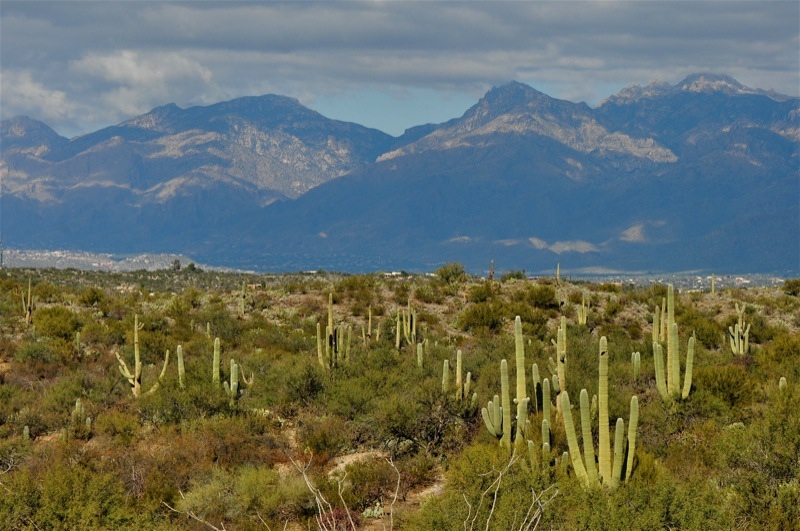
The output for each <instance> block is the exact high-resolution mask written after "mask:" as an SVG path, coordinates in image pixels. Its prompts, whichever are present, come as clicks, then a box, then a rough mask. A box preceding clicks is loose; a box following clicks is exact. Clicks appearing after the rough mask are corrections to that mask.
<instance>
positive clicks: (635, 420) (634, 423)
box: [625, 395, 639, 481]
mask: <svg viewBox="0 0 800 531" xmlns="http://www.w3.org/2000/svg"><path fill="white" fill-rule="evenodd" d="M638 428H639V399H638V398H637V397H636V395H633V396H632V397H631V418H630V420H629V421H628V460H627V462H626V464H625V481H628V480H629V479H630V478H631V472H632V471H633V457H634V454H635V453H636V430H637V429H638Z"/></svg>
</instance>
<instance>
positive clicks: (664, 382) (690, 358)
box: [653, 284, 695, 402]
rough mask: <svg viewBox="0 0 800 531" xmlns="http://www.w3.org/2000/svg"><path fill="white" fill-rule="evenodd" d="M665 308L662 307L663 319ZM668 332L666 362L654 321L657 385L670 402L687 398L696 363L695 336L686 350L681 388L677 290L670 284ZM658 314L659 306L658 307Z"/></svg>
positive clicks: (654, 357) (654, 354)
mask: <svg viewBox="0 0 800 531" xmlns="http://www.w3.org/2000/svg"><path fill="white" fill-rule="evenodd" d="M663 314H664V310H663V308H662V312H661V315H662V320H663ZM666 315H667V317H666V325H665V326H666V333H665V334H664V337H665V339H666V341H667V361H666V365H665V364H664V358H663V350H662V347H661V344H660V343H659V342H658V341H657V340H656V334H655V329H656V322H655V320H654V322H653V359H654V363H655V369H656V386H657V388H658V392H659V394H660V395H661V398H662V399H663V400H664V401H665V402H670V401H672V400H673V399H676V398H682V399H684V400H685V399H686V398H688V396H689V393H690V391H691V389H692V367H693V365H694V345H695V337H694V334H692V337H690V338H689V342H688V345H687V350H686V374H685V376H684V383H683V388H682V389H681V364H680V345H679V336H678V323H676V322H675V292H674V289H673V287H672V285H671V284H670V285H669V286H668V287H667V306H666ZM656 316H658V308H656Z"/></svg>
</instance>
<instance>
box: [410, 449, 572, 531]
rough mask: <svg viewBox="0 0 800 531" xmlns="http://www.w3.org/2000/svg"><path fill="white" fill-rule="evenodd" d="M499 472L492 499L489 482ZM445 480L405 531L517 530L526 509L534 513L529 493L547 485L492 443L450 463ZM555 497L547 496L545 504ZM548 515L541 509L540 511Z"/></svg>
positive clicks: (521, 463)
mask: <svg viewBox="0 0 800 531" xmlns="http://www.w3.org/2000/svg"><path fill="white" fill-rule="evenodd" d="M526 453H527V452H526ZM501 472H502V477H501V478H500V483H499V488H498V489H497V490H496V498H495V488H494V482H495V481H497V480H498V477H500V476H501ZM446 481H447V485H448V488H447V489H446V490H445V492H444V493H443V495H442V496H437V497H434V498H431V499H430V501H428V502H427V503H426V504H424V505H423V506H422V507H421V509H420V511H419V512H418V513H417V514H415V515H412V516H411V517H410V518H409V520H408V521H407V522H406V524H407V526H408V528H409V529H415V530H422V529H426V530H449V529H460V528H462V527H464V526H465V524H464V523H465V522H466V523H467V524H466V525H467V527H469V526H470V523H471V522H475V524H474V525H475V526H476V527H479V528H483V527H485V526H487V527H488V528H489V529H516V528H518V527H519V526H520V523H521V521H522V520H523V518H524V517H525V515H526V514H527V512H528V509H529V507H531V505H533V507H534V510H535V509H536V508H538V506H537V505H536V504H535V502H533V499H532V495H531V490H533V492H535V493H537V494H538V493H540V492H542V491H544V490H545V489H546V488H547V487H548V486H549V484H550V483H549V481H548V480H546V479H545V478H543V477H542V476H540V475H539V474H538V471H537V472H534V473H531V470H530V468H529V467H528V466H527V464H526V463H525V459H521V458H519V457H518V456H517V457H515V458H514V459H513V461H512V459H511V457H510V455H509V452H508V451H507V450H505V449H503V448H500V447H499V446H498V445H497V443H495V442H491V443H487V444H473V445H471V446H468V447H467V448H465V449H464V451H463V452H462V453H461V454H460V455H458V456H456V457H454V458H453V459H452V460H451V461H450V464H449V468H448V470H447V472H446ZM577 490H581V489H580V488H577ZM554 492H555V489H551V490H550V491H548V494H546V499H549V497H550V495H551V494H553V493H554ZM557 499H558V498H556V500H557ZM553 503H557V502H553ZM550 510H551V508H550V507H545V512H549V511H550Z"/></svg>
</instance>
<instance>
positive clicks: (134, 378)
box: [114, 315, 169, 398]
mask: <svg viewBox="0 0 800 531" xmlns="http://www.w3.org/2000/svg"><path fill="white" fill-rule="evenodd" d="M143 326H144V325H142V324H141V323H139V316H138V315H134V316H133V372H131V371H130V369H129V368H128V365H127V364H126V363H125V360H124V359H123V358H122V356H121V355H120V353H119V352H115V353H114V354H115V355H116V356H117V361H118V362H119V372H120V373H121V374H122V376H123V377H125V378H126V379H127V380H128V383H129V384H130V386H131V392H132V393H133V396H134V397H135V398H139V396H141V393H142V361H141V356H140V355H139V330H141V329H142V328H143ZM168 365H169V350H168V351H167V352H166V354H165V355H164V367H163V368H162V369H161V374H160V375H159V376H158V380H156V382H155V383H154V384H153V387H151V388H150V390H149V391H147V393H145V394H150V393H153V392H155V390H156V389H158V386H159V385H160V384H161V382H162V381H163V380H164V376H166V374H167V366H168Z"/></svg>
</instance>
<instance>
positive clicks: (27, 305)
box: [21, 279, 33, 326]
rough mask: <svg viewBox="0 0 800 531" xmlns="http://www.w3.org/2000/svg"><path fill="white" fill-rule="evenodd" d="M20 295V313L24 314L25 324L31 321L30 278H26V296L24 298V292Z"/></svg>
mask: <svg viewBox="0 0 800 531" xmlns="http://www.w3.org/2000/svg"><path fill="white" fill-rule="evenodd" d="M21 296H22V313H24V314H25V326H28V325H29V324H31V321H33V299H32V298H31V279H28V298H27V300H26V299H25V294H24V293H21Z"/></svg>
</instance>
